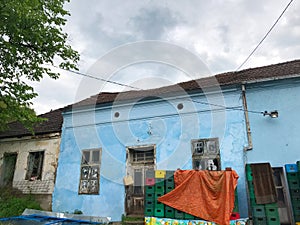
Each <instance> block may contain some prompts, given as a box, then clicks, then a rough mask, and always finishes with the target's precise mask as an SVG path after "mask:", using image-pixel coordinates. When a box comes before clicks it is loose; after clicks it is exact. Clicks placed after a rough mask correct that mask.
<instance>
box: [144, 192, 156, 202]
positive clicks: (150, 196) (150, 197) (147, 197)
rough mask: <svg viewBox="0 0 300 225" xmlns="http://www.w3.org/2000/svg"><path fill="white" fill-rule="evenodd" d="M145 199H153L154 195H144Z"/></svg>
mask: <svg viewBox="0 0 300 225" xmlns="http://www.w3.org/2000/svg"><path fill="white" fill-rule="evenodd" d="M145 199H151V200H154V199H155V194H154V193H145Z"/></svg>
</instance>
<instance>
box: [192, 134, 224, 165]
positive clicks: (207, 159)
mask: <svg viewBox="0 0 300 225" xmlns="http://www.w3.org/2000/svg"><path fill="white" fill-rule="evenodd" d="M192 158H193V169H198V170H221V165H220V150H219V140H218V138H209V139H198V140H192Z"/></svg>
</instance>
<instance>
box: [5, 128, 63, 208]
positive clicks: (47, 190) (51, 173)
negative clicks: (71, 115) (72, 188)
mask: <svg viewBox="0 0 300 225" xmlns="http://www.w3.org/2000/svg"><path fill="white" fill-rule="evenodd" d="M59 148H60V134H59V133H57V134H51V135H43V136H39V137H26V138H25V137H23V138H7V139H2V140H0V172H1V170H2V166H3V156H4V154H5V153H17V162H16V167H15V172H14V178H13V187H14V188H17V189H19V190H21V191H22V192H23V193H24V194H29V193H31V194H36V195H45V199H44V201H46V202H41V203H42V208H44V209H47V210H49V209H51V201H52V200H51V195H52V192H53V189H54V182H55V175H56V168H57V161H58V154H59ZM36 151H44V160H43V168H42V179H41V180H35V181H28V180H25V176H26V172H27V166H28V164H27V160H28V155H29V153H30V152H36ZM46 196H47V197H46ZM48 196H49V197H50V199H49V197H48ZM41 199H42V198H41Z"/></svg>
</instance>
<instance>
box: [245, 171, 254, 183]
mask: <svg viewBox="0 0 300 225" xmlns="http://www.w3.org/2000/svg"><path fill="white" fill-rule="evenodd" d="M246 177H247V181H253V174H252V171H247V172H246Z"/></svg>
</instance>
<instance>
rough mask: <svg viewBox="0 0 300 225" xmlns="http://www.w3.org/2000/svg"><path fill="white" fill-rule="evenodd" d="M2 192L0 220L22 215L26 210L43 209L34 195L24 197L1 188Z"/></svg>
mask: <svg viewBox="0 0 300 225" xmlns="http://www.w3.org/2000/svg"><path fill="white" fill-rule="evenodd" d="M0 191H1V192H0V218H5V217H11V216H18V215H21V214H22V212H23V211H24V210H25V209H26V208H28V209H41V207H40V205H39V204H38V203H37V202H36V201H35V199H34V198H33V196H32V195H26V196H24V195H22V194H21V193H20V192H18V191H17V190H15V189H11V188H1V190H0Z"/></svg>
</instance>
